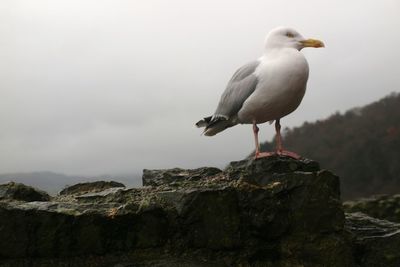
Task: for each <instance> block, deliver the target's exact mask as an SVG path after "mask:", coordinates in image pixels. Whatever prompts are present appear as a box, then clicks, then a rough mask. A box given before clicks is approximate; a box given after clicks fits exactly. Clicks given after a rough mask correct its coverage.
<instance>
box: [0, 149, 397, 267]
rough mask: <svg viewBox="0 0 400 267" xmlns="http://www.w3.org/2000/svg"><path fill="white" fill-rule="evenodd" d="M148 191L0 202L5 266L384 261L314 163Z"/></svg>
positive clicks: (157, 184)
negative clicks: (372, 257)
mask: <svg viewBox="0 0 400 267" xmlns="http://www.w3.org/2000/svg"><path fill="white" fill-rule="evenodd" d="M143 181H144V184H145V185H152V186H145V187H143V188H129V189H127V188H123V187H113V186H103V185H102V186H100V189H98V188H96V189H94V190H92V189H90V190H88V187H87V186H86V185H85V186H84V187H82V186H81V185H80V186H77V187H72V188H78V189H77V191H75V189H74V190H71V189H70V191H69V193H63V194H60V195H59V196H56V197H54V198H52V199H51V200H48V201H46V202H38V201H30V202H29V201H28V202H27V201H25V202H24V201H10V200H9V199H8V200H7V201H6V200H4V199H3V200H0V236H1V237H2V238H1V239H0V266H78V267H79V266H115V267H116V266H135V267H137V266H146V267H148V266H166V267H169V266H171V267H172V266H218V267H223V266H267V267H268V266H274V267H275V266H278V267H279V266H282V267H289V266H306V267H307V266H310V267H322V266H340V267H342V266H375V265H371V264H372V263H374V262H375V261H373V260H371V259H370V258H368V257H369V256H370V255H372V254H371V253H375V254H376V255H383V254H379V253H381V252H382V251H380V252H379V248H378V247H376V250H373V249H371V250H368V248H370V247H369V246H367V245H365V244H366V243H365V242H364V241H363V240H364V239H362V238H361V237H362V236H363V235H365V232H362V231H361V230H360V231H359V229H361V228H360V227H362V226H363V225H362V224H361V223H360V221H361V219H357V218H359V217H354V216H355V215H354V216H353V217H352V215H348V216H347V219H346V218H345V215H344V212H343V206H342V203H341V201H340V192H339V179H338V177H337V176H335V175H334V174H332V173H331V172H329V171H325V170H320V169H319V167H318V164H317V163H316V162H313V161H309V160H293V159H289V158H281V157H271V158H266V159H258V160H252V159H250V160H245V161H239V162H233V163H231V164H230V165H228V167H227V168H226V169H225V170H224V171H222V170H219V169H217V168H199V169H195V170H183V169H176V168H175V169H169V170H145V171H144V174H143ZM101 184H102V183H100V182H99V183H98V185H101ZM79 188H80V189H79ZM82 188H84V190H81V189H82ZM345 222H346V223H345ZM345 225H346V227H345ZM393 227H394V228H390V229H391V231H392V232H390V233H391V234H390V238H393V237H396V236H397V234H393V233H394V232H393V231H395V230H394V229H396V227H397V226H393ZM381 238H382V239H381V240H382V242H384V240H385V239H386V238H387V236H386V235H384V234H382V235H381ZM396 240H397V239H396ZM363 242H364V243H363ZM395 242H396V241H393V243H392V244H393V245H394V244H396V243H395ZM369 251H372V252H371V253H369ZM388 251H389V250H388ZM390 255H392V257H391V258H390V257H389V258H390V261H391V262H396V260H397V255H396V254H390ZM379 257H380V256H379ZM379 257H378V256H377V257H375V258H376V259H378V258H379ZM385 257H386V256H385ZM375 258H374V259H375ZM381 258H382V257H381ZM385 259H386V260H388V259H387V257H386V258H385ZM381 262H384V259H383V260H381ZM391 262H389V263H391ZM27 264H28V265H27ZM387 266H392V265H387ZM393 266H394V265H393Z"/></svg>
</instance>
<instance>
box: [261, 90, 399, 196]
mask: <svg viewBox="0 0 400 267" xmlns="http://www.w3.org/2000/svg"><path fill="white" fill-rule="evenodd" d="M284 145H285V148H286V149H288V150H292V151H296V152H297V153H299V154H301V155H302V156H305V157H308V158H311V159H314V160H317V161H319V162H320V164H321V167H323V168H327V169H330V170H333V171H334V172H335V173H336V174H338V175H339V176H340V177H341V178H342V179H341V183H342V195H343V197H344V198H347V199H349V198H355V197H361V196H369V195H371V194H380V193H398V192H400V94H395V93H393V94H391V95H389V96H387V97H385V98H383V99H381V100H379V101H377V102H374V103H372V104H369V105H367V106H365V107H362V108H355V109H352V110H349V111H347V112H346V113H344V114H339V113H336V114H334V115H332V116H331V117H329V118H328V119H326V120H321V121H317V122H314V123H307V122H306V123H304V124H303V125H302V126H301V127H298V128H294V129H288V130H286V131H285V137H284ZM273 147H274V145H272V143H271V142H266V143H264V144H263V145H262V149H264V150H265V149H267V150H271V149H273Z"/></svg>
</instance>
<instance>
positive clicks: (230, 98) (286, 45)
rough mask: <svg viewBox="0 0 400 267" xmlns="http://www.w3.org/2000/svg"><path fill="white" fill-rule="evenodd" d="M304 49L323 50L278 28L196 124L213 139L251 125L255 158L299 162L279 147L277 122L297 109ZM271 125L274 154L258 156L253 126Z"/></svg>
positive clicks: (304, 75) (303, 74)
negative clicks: (228, 130)
mask: <svg viewBox="0 0 400 267" xmlns="http://www.w3.org/2000/svg"><path fill="white" fill-rule="evenodd" d="M305 47H315V48H317V47H324V43H323V42H321V41H319V40H316V39H305V38H304V37H303V36H302V35H301V34H299V33H298V32H297V31H296V30H294V29H292V28H288V27H278V28H275V29H273V30H272V31H270V32H269V33H268V35H267V37H266V39H265V45H264V54H263V55H262V56H261V57H260V58H259V59H257V60H255V61H252V62H250V63H248V64H246V65H244V66H242V67H241V68H239V69H238V70H237V71H236V72H235V74H233V77H232V78H231V80H230V81H229V82H228V85H227V87H226V89H225V91H224V92H223V94H222V96H221V99H220V101H219V104H218V106H217V109H216V111H215V113H214V115H212V116H209V117H206V118H204V119H203V120H200V121H199V122H197V123H196V126H197V127H205V129H204V132H203V133H204V135H206V136H213V135H215V134H217V133H219V132H221V131H223V130H225V129H226V128H229V127H232V126H234V125H237V124H252V125H253V133H254V140H255V145H256V150H255V157H256V158H260V157H267V156H271V155H276V154H277V155H284V156H289V157H292V158H300V156H299V155H297V154H296V153H294V152H290V151H286V150H284V149H283V147H282V137H281V132H280V129H281V125H280V119H281V118H283V117H285V116H286V115H288V114H290V113H292V112H293V111H294V110H296V108H297V107H298V106H299V105H300V102H301V100H302V99H303V96H304V93H305V91H306V86H307V80H308V72H309V68H308V63H307V60H306V58H305V57H304V55H303V54H302V53H301V52H300V50H301V49H303V48H305ZM268 121H269V122H271V123H273V122H274V121H275V130H276V151H275V152H260V144H259V142H258V131H259V129H258V127H257V124H260V123H264V122H268Z"/></svg>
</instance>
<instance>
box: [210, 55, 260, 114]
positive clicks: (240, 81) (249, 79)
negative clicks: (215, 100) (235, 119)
mask: <svg viewBox="0 0 400 267" xmlns="http://www.w3.org/2000/svg"><path fill="white" fill-rule="evenodd" d="M259 64H260V61H258V60H256V61H252V62H250V63H248V64H246V65H244V66H243V67H241V68H239V69H238V70H237V71H236V72H235V74H233V76H232V78H231V80H230V81H229V82H228V85H227V87H226V89H225V91H224V93H223V94H222V96H221V99H220V101H219V104H218V107H217V110H216V111H215V113H214V116H213V118H212V120H217V119H218V118H221V117H222V118H224V119H226V120H229V119H230V118H231V117H232V116H234V115H236V114H237V113H238V112H239V110H240V109H241V108H242V105H243V103H244V101H245V100H246V99H247V98H248V97H249V96H250V95H251V94H252V93H253V92H254V90H255V89H256V87H257V83H258V79H257V76H256V75H255V74H254V71H255V70H256V68H257V67H258V65H259Z"/></svg>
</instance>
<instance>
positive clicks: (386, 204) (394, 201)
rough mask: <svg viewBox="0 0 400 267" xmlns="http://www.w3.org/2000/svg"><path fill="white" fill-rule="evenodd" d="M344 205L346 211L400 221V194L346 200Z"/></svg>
mask: <svg viewBox="0 0 400 267" xmlns="http://www.w3.org/2000/svg"><path fill="white" fill-rule="evenodd" d="M343 206H344V209H345V211H346V212H362V213H365V214H368V215H369V216H371V217H374V218H378V219H384V220H389V221H392V222H398V223H400V194H398V195H378V196H373V197H370V198H362V199H358V200H354V201H346V202H344V203H343Z"/></svg>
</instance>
